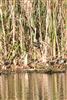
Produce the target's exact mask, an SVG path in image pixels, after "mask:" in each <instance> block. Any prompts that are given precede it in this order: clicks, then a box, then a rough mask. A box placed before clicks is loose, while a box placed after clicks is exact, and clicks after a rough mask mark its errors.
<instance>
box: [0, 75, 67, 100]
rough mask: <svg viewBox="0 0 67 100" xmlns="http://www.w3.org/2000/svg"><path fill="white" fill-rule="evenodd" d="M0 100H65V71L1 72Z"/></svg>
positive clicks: (66, 94)
mask: <svg viewBox="0 0 67 100" xmlns="http://www.w3.org/2000/svg"><path fill="white" fill-rule="evenodd" d="M0 100H67V73H61V74H52V75H48V74H40V73H18V74H17V73H16V74H9V75H4V74H2V75H1V76H0Z"/></svg>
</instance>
